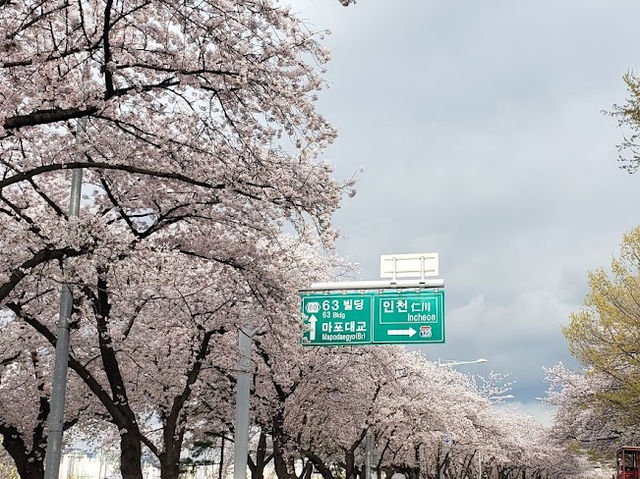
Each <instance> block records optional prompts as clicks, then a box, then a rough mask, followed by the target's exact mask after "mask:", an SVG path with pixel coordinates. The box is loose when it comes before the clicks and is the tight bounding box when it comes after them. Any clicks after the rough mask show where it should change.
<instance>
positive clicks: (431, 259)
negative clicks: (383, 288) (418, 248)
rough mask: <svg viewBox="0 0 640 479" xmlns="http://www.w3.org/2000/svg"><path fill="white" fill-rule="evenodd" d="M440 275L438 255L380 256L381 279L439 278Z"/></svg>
mask: <svg viewBox="0 0 640 479" xmlns="http://www.w3.org/2000/svg"><path fill="white" fill-rule="evenodd" d="M394 271H395V274H394ZM438 274H439V270H438V253H409V254H383V255H381V256H380V277H381V278H394V277H395V278H417V277H423V276H438Z"/></svg>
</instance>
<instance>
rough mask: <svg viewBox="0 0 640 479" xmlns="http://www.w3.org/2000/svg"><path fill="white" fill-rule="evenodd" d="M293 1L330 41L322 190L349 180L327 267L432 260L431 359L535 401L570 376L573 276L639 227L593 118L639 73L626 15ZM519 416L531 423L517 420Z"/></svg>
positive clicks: (619, 7)
mask: <svg viewBox="0 0 640 479" xmlns="http://www.w3.org/2000/svg"><path fill="white" fill-rule="evenodd" d="M333 3H334V2H318V3H314V2H296V5H295V8H296V9H297V10H302V11H303V14H304V16H306V17H307V18H308V19H309V20H310V21H311V22H312V23H313V24H315V25H316V27H318V28H329V29H331V30H333V32H334V33H333V35H331V36H330V37H328V38H327V40H326V42H325V43H326V44H327V46H328V47H329V48H330V49H331V50H332V52H333V60H332V62H331V63H330V65H329V72H328V75H327V77H328V79H329V81H330V83H331V88H329V89H328V90H327V91H326V92H323V94H322V95H321V99H320V102H319V108H320V110H321V111H322V112H323V113H324V114H325V115H326V116H327V117H328V118H329V119H330V120H331V121H332V122H333V123H334V124H335V125H336V127H337V128H338V129H339V134H340V137H339V139H338V140H337V142H336V143H335V145H333V146H332V147H331V148H330V149H329V151H328V152H327V156H328V157H329V158H330V159H331V160H332V161H333V162H334V163H335V165H336V174H337V175H338V176H340V177H350V176H351V175H352V174H353V173H354V172H355V171H356V169H357V168H358V166H359V165H363V166H364V168H365V171H364V173H362V174H361V175H360V182H359V184H358V194H357V195H356V197H355V198H354V199H352V200H346V201H345V203H344V207H343V208H342V210H341V211H340V212H339V213H338V215H337V217H336V221H337V223H338V225H339V226H340V227H341V228H342V231H343V233H344V238H343V239H342V240H341V241H340V243H339V251H340V252H341V253H342V254H343V255H344V256H347V257H350V258H351V259H352V260H354V261H356V262H358V263H360V264H361V266H362V278H363V279H375V278H377V275H378V255H379V254H383V253H393V252H398V253H402V252H419V251H438V252H439V253H440V261H441V274H442V276H443V277H444V278H445V280H446V282H447V287H446V291H447V335H448V341H447V344H445V345H442V346H429V347H428V348H424V350H425V352H426V353H427V354H428V355H429V356H431V357H433V358H438V357H441V358H445V357H446V358H447V359H475V358H476V357H486V358H487V359H489V360H490V362H489V363H487V364H486V365H474V366H469V367H467V369H466V370H467V371H468V372H474V371H478V372H480V373H482V372H486V371H487V370H488V369H495V370H498V371H501V372H504V373H511V375H512V377H513V378H514V379H516V380H517V381H518V383H517V385H516V387H515V388H514V395H516V396H517V399H518V400H519V401H521V402H523V403H530V402H531V401H533V400H534V397H536V396H541V395H543V394H544V390H545V385H544V383H543V381H542V369H541V367H542V365H552V364H554V363H555V362H557V361H559V360H563V361H569V360H570V359H569V355H568V352H567V346H566V343H565V341H564V339H563V338H562V335H561V333H560V328H561V326H562V325H563V324H566V323H567V322H568V314H569V313H570V312H571V311H575V310H576V309H578V308H579V307H580V304H581V302H582V298H583V297H584V295H585V293H586V291H587V284H586V273H587V270H588V269H590V268H595V267H599V266H607V265H608V263H609V262H610V259H611V256H612V254H614V253H615V252H616V251H617V250H618V245H619V242H620V239H621V236H622V234H623V233H624V232H625V231H627V230H628V229H630V228H632V227H633V226H635V225H636V224H638V222H639V219H640V217H639V216H638V214H637V211H638V208H637V205H638V204H640V188H639V187H638V185H639V184H640V176H637V175H636V176H630V175H627V174H626V173H623V172H622V171H621V170H619V169H618V168H617V162H616V157H617V152H616V149H615V145H616V144H617V143H619V142H620V140H621V138H622V133H621V131H620V130H618V129H617V125H616V122H615V120H614V119H612V118H609V117H607V116H605V115H603V114H602V110H603V109H607V108H610V106H611V105H612V104H613V103H615V102H618V103H620V102H622V101H623V100H624V97H625V89H624V85H623V82H622V78H621V77H622V74H623V73H624V72H625V71H627V70H628V69H630V68H634V67H637V66H638V65H640V49H639V48H638V47H637V45H640V31H639V30H638V29H637V21H636V19H637V18H639V17H640V4H636V3H634V2H622V1H618V0H614V1H612V2H598V1H595V0H587V1H584V0H580V1H579V0H568V1H564V2H555V1H553V0H543V1H541V2H510V1H506V0H503V1H489V2H471V1H467V2H458V3H452V2H445V1H435V0H434V1H423V0H406V1H403V2H389V1H382V0H360V1H359V2H358V3H357V4H356V5H354V6H351V7H349V8H346V9H344V8H343V7H341V6H340V5H338V4H337V3H336V5H334V4H333ZM534 409H535V408H534Z"/></svg>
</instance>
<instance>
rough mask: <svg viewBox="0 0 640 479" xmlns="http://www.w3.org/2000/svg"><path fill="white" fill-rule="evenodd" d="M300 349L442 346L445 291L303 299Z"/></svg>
mask: <svg viewBox="0 0 640 479" xmlns="http://www.w3.org/2000/svg"><path fill="white" fill-rule="evenodd" d="M301 312H302V319H303V323H304V326H305V329H304V333H303V337H302V344H304V345H308V346H348V345H366V344H421V343H443V342H444V340H445V331H444V291H442V290H394V291H386V292H364V293H357V292H345V293H334V292H331V293H324V292H321V293H315V292H314V293H304V294H302V295H301Z"/></svg>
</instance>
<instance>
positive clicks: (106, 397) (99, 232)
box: [0, 0, 351, 479]
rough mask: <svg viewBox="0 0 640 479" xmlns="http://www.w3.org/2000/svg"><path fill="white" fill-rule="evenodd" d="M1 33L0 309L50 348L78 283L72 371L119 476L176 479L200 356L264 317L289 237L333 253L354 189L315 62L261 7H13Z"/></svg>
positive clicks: (311, 44)
mask: <svg viewBox="0 0 640 479" xmlns="http://www.w3.org/2000/svg"><path fill="white" fill-rule="evenodd" d="M343 3H345V4H346V3H349V2H346V1H345V2H343ZM0 31H2V32H5V33H4V36H3V39H2V43H1V44H0V69H1V70H0V71H1V73H0V101H1V102H2V107H1V108H0V171H1V172H2V175H1V179H0V224H1V225H2V231H3V236H2V238H0V242H1V243H2V248H0V251H2V252H1V253H0V306H1V307H4V308H6V309H7V310H9V311H11V312H12V314H13V315H14V318H15V320H16V321H23V322H25V323H27V324H29V325H30V326H31V327H32V328H33V330H34V331H37V332H38V333H39V334H40V335H41V337H42V338H45V339H46V340H47V341H48V342H49V343H50V344H55V342H56V338H55V335H54V333H53V328H52V324H53V321H54V319H55V316H56V307H55V304H56V295H57V286H58V285H59V284H60V283H61V282H72V283H74V284H75V285H76V290H77V291H78V293H79V294H77V297H76V304H75V313H74V318H73V321H74V323H75V324H77V325H78V329H77V331H76V332H75V333H74V338H73V344H74V347H73V352H72V354H71V356H70V361H69V362H70V367H71V368H72V369H73V370H74V371H75V372H76V373H77V374H78V376H79V377H80V378H82V380H83V381H84V382H85V384H86V385H87V387H88V388H89V389H90V390H91V391H92V392H93V394H94V395H95V397H96V398H97V399H98V400H99V401H100V403H101V405H102V407H104V409H105V410H106V411H107V414H108V417H109V421H111V422H112V423H113V424H115V425H116V427H117V428H118V430H119V431H120V434H121V439H120V440H121V450H122V457H121V473H122V475H123V477H125V478H127V479H128V478H136V479H137V478H139V477H141V470H140V454H141V448H142V444H144V445H145V446H146V447H147V448H149V449H150V450H151V451H152V452H153V453H154V454H156V455H157V456H158V458H159V460H160V462H161V464H162V474H163V477H166V478H169V477H175V476H176V475H177V473H178V470H177V466H176V464H177V461H178V459H179V455H180V449H181V444H182V442H183V440H184V435H185V434H186V432H187V428H186V426H185V424H187V423H188V421H187V418H186V416H185V414H188V413H187V411H190V410H191V408H190V407H189V404H190V400H191V399H192V398H193V397H194V395H195V394H196V393H197V391H198V388H199V386H198V384H200V383H199V381H200V379H201V374H203V372H202V371H203V364H204V363H205V359H206V358H207V357H208V356H209V355H210V354H211V349H212V346H213V345H214V344H216V345H218V344H219V345H221V349H223V350H224V348H225V347H226V346H225V345H228V343H229V341H227V340H225V339H224V338H225V335H232V334H234V332H235V328H236V327H237V324H238V321H242V322H247V321H251V320H254V319H255V317H256V314H257V313H256V312H257V311H258V309H260V311H265V310H266V311H272V310H274V311H275V310H277V303H278V299H279V294H278V292H277V291H278V287H277V285H278V284H279V282H280V280H281V278H280V276H281V274H280V272H281V270H278V268H277V267H276V266H275V264H274V261H273V260H274V258H278V257H286V255H284V254H281V252H282V251H284V249H285V248H283V247H282V245H281V242H280V232H281V230H282V229H283V228H284V224H285V223H286V224H289V225H293V227H294V228H295V229H296V230H297V231H298V233H299V235H300V237H299V238H300V239H299V241H307V238H308V237H310V236H311V235H312V231H315V232H316V233H317V234H318V235H319V237H320V239H321V240H322V242H323V244H324V245H325V246H327V247H331V244H332V241H333V239H334V235H335V233H334V231H333V230H332V229H331V227H330V221H331V215H332V213H333V212H334V211H335V209H336V208H337V207H338V205H339V201H340V196H341V194H342V191H343V190H344V189H345V188H350V186H351V184H350V182H346V183H339V182H337V181H335V180H334V179H332V178H331V167H330V166H329V165H328V164H327V163H323V162H320V161H318V154H319V153H320V152H321V151H322V149H323V148H324V147H325V146H326V145H327V144H328V143H329V142H330V141H331V140H332V139H333V137H334V135H335V132H334V131H333V129H332V128H331V127H330V125H328V123H327V122H326V121H325V120H324V119H323V118H322V117H321V116H320V115H319V114H318V113H317V112H316V111H315V109H314V106H313V101H314V94H315V91H317V90H318V89H319V88H321V87H322V80H321V78H320V77H319V75H318V68H317V66H316V65H318V64H322V63H324V62H325V61H326V59H327V57H328V53H327V51H326V50H324V49H323V48H321V47H320V46H319V44H318V43H317V42H316V35H315V33H314V32H312V31H309V30H308V29H307V28H306V27H305V26H304V25H303V24H302V23H301V22H300V21H299V20H298V19H297V18H296V17H295V16H294V15H292V14H291V12H290V11H289V10H288V9H287V8H286V7H283V6H280V5H278V4H275V3H272V2H269V1H262V0H260V1H258V0H255V1H254V0H248V1H242V2H237V1H234V2H226V1H223V2H220V1H215V2H214V1H205V2H198V3H197V4H190V3H180V2H173V1H169V0H167V1H145V2H137V1H118V2H113V1H110V0H107V1H78V2H67V1H62V0H60V1H57V0H53V1H50V2H22V3H16V2H12V1H9V2H2V3H0ZM74 119H81V120H82V123H83V124H82V127H81V128H79V129H78V130H77V133H76V127H75V126H74V125H73V124H71V123H70V122H71V121H72V120H74ZM74 168H84V169H85V178H84V181H85V194H86V195H88V199H87V200H86V201H85V203H84V205H83V208H82V211H81V214H80V217H79V218H72V217H69V215H68V214H67V213H66V209H65V206H64V205H65V203H66V196H67V187H66V184H67V181H68V180H67V175H66V172H67V171H68V170H69V169H74ZM5 231H6V234H4V232H5ZM280 264H281V263H280ZM62 266H64V267H62ZM71 267H72V268H71ZM205 275H210V277H207V279H206V280H203V279H202V277H203V276H205ZM167 315H169V317H167ZM154 328H155V331H156V333H153V334H152V336H153V337H149V331H154ZM162 340H164V341H165V344H164V345H163V344H162ZM166 343H168V344H166ZM213 370H214V369H207V372H210V371H213ZM143 379H144V381H145V382H144V383H143ZM209 381H210V382H214V381H215V378H209ZM145 398H146V400H145ZM150 398H152V399H153V401H150V402H149V401H148V400H149V399H150ZM163 401H164V402H163ZM145 420H146V421H147V422H148V423H149V424H153V423H154V422H157V421H159V422H160V423H161V424H162V434H161V436H162V437H156V436H154V435H153V434H150V433H148V432H146V431H145V430H144V427H143V424H144V421H145Z"/></svg>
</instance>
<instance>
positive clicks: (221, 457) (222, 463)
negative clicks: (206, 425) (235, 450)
mask: <svg viewBox="0 0 640 479" xmlns="http://www.w3.org/2000/svg"><path fill="white" fill-rule="evenodd" d="M223 471H224V436H222V439H221V441H220V468H219V469H218V479H222V476H223V474H222V472H223Z"/></svg>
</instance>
